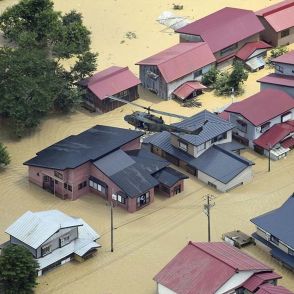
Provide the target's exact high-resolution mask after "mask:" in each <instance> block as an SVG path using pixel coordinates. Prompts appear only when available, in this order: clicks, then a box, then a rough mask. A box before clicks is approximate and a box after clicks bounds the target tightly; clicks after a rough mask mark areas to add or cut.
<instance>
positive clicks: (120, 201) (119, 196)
mask: <svg viewBox="0 0 294 294" xmlns="http://www.w3.org/2000/svg"><path fill="white" fill-rule="evenodd" d="M117 201H118V202H119V203H121V204H125V203H126V198H125V197H124V196H121V195H120V194H117Z"/></svg>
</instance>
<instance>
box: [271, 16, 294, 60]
mask: <svg viewBox="0 0 294 294" xmlns="http://www.w3.org/2000/svg"><path fill="white" fill-rule="evenodd" d="M293 18H294V15H293ZM272 62H280V63H286V64H294V50H292V51H290V52H287V53H285V54H283V55H281V56H279V57H277V58H274V59H272Z"/></svg>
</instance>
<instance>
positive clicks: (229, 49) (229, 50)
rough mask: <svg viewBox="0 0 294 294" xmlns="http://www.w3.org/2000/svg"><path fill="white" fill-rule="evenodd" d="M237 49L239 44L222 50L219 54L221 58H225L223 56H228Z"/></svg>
mask: <svg viewBox="0 0 294 294" xmlns="http://www.w3.org/2000/svg"><path fill="white" fill-rule="evenodd" d="M237 48H238V43H234V44H232V45H230V46H228V47H226V48H224V49H222V50H220V53H219V54H220V56H223V55H226V54H227V53H229V52H232V51H234V50H236V49H237Z"/></svg>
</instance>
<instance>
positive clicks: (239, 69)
mask: <svg viewBox="0 0 294 294" xmlns="http://www.w3.org/2000/svg"><path fill="white" fill-rule="evenodd" d="M247 79H248V72H247V70H246V69H245V67H244V64H243V62H241V61H235V62H234V64H233V70H232V72H231V74H230V77H229V81H228V86H229V87H230V88H231V89H234V91H235V92H236V93H238V92H239V91H240V89H241V85H242V84H243V83H244V81H246V80H247Z"/></svg>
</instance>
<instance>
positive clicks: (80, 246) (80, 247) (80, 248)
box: [74, 240, 101, 257]
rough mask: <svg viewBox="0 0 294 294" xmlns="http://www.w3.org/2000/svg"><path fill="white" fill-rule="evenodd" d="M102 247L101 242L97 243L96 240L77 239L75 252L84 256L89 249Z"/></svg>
mask: <svg viewBox="0 0 294 294" xmlns="http://www.w3.org/2000/svg"><path fill="white" fill-rule="evenodd" d="M99 247H101V245H100V244H98V243H96V242H89V241H88V242H86V243H83V242H79V240H77V241H76V242H75V249H74V253H75V254H77V255H78V256H80V257H82V256H84V255H85V254H86V253H87V252H88V251H90V250H92V249H96V248H99Z"/></svg>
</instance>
